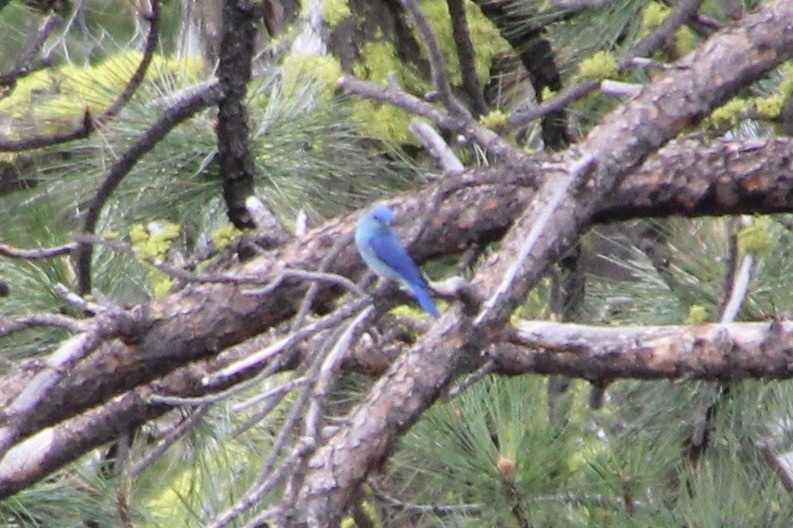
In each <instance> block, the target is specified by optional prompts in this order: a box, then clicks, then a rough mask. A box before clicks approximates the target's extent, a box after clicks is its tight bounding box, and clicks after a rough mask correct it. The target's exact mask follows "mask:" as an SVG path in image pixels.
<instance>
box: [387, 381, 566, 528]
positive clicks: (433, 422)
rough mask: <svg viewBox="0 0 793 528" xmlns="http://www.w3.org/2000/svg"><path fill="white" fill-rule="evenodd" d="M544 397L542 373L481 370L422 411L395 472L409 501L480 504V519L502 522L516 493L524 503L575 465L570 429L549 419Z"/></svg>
mask: <svg viewBox="0 0 793 528" xmlns="http://www.w3.org/2000/svg"><path fill="white" fill-rule="evenodd" d="M543 402H544V380H543V379H542V378H540V377H534V376H522V377H520V378H515V379H506V378H503V377H492V378H486V379H485V380H483V381H482V382H480V383H478V384H476V385H474V386H472V387H471V388H470V389H469V390H468V391H466V392H465V393H463V395H462V396H460V397H459V398H458V399H456V400H454V401H452V402H448V403H442V404H437V405H436V406H435V407H433V408H432V409H431V410H430V411H429V412H427V413H426V414H425V415H424V417H423V418H422V420H421V421H420V422H419V423H418V424H417V425H416V426H414V427H413V429H412V430H411V431H410V433H409V434H408V435H407V436H406V437H405V439H404V441H403V445H402V451H401V453H400V454H399V456H398V458H397V459H398V460H399V462H398V463H397V464H395V468H400V469H399V470H398V471H397V474H395V475H393V476H392V478H393V479H395V480H396V481H398V482H402V483H403V484H402V486H404V489H405V490H408V489H409V490H410V491H409V492H408V493H409V494H410V497H411V501H413V502H419V501H421V500H424V501H425V502H434V503H442V504H461V503H475V504H481V505H482V508H483V509H484V512H483V514H482V515H481V517H479V518H478V521H479V522H481V524H477V526H504V525H505V524H504V523H505V522H508V521H509V519H510V518H511V513H510V512H511V509H512V506H513V501H514V497H515V493H517V496H518V497H519V498H520V499H519V500H520V501H525V504H529V503H530V502H531V501H532V500H533V498H536V497H538V496H541V495H543V494H547V493H554V492H555V491H558V490H559V489H561V488H562V487H563V486H564V484H565V483H566V482H568V481H569V480H570V478H571V475H572V472H573V471H574V467H573V465H574V464H575V463H576V462H575V459H574V457H573V456H572V454H573V452H574V450H573V445H572V443H571V437H570V435H569V432H570V431H569V430H568V429H567V428H564V429H562V430H560V429H558V428H556V427H554V426H553V425H552V424H550V423H549V422H548V420H547V418H546V414H545V410H544V403H543ZM507 525H509V524H507Z"/></svg>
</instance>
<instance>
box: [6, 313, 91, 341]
mask: <svg viewBox="0 0 793 528" xmlns="http://www.w3.org/2000/svg"><path fill="white" fill-rule="evenodd" d="M37 326H52V327H55V328H63V329H66V330H68V331H69V332H79V331H80V330H81V329H82V322H81V321H80V320H78V319H73V318H71V317H67V316H65V315H60V314H51V313H37V314H30V315H25V316H21V317H4V316H2V315H0V337H2V336H7V335H9V334H13V333H14V332H21V331H23V330H27V329H29V328H34V327H37Z"/></svg>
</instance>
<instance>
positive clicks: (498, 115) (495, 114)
mask: <svg viewBox="0 0 793 528" xmlns="http://www.w3.org/2000/svg"><path fill="white" fill-rule="evenodd" d="M507 117H508V116H507V113H506V112H504V111H503V110H501V109H496V110H491V111H490V112H489V113H488V114H486V115H483V116H481V117H480V118H479V122H480V123H482V124H483V125H484V126H486V127H487V128H489V129H491V130H499V129H500V128H501V127H503V126H504V125H505V124H506V122H507Z"/></svg>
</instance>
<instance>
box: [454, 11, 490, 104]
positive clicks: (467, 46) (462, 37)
mask: <svg viewBox="0 0 793 528" xmlns="http://www.w3.org/2000/svg"><path fill="white" fill-rule="evenodd" d="M446 4H447V5H448V6H449V16H450V18H451V22H452V37H453V38H454V45H455V47H456V48H457V58H458V62H459V65H460V76H461V77H462V80H463V89H464V90H465V92H466V94H467V95H468V98H469V99H470V101H471V106H472V107H473V110H474V112H473V114H474V117H475V118H476V117H478V116H480V115H484V114H486V113H487V103H485V97H484V95H483V94H482V88H481V87H480V85H479V78H478V77H477V76H476V69H475V68H474V47H473V45H472V44H471V34H470V32H469V31H468V18H467V17H466V14H465V3H464V2H463V0H446Z"/></svg>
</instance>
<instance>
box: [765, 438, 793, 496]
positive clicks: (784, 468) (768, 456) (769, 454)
mask: <svg viewBox="0 0 793 528" xmlns="http://www.w3.org/2000/svg"><path fill="white" fill-rule="evenodd" d="M758 448H759V450H760V454H761V455H762V457H763V460H764V461H765V463H766V464H768V465H769V466H770V467H771V469H773V470H774V472H775V473H776V474H777V476H778V477H779V480H780V481H781V482H782V485H783V486H784V487H785V489H786V490H787V492H788V493H790V494H793V464H791V460H793V457H792V456H791V455H792V454H791V453H790V452H787V453H784V454H782V455H776V454H774V451H773V449H772V448H771V443H770V442H769V441H762V442H760V443H759V445H758Z"/></svg>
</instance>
